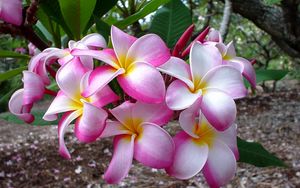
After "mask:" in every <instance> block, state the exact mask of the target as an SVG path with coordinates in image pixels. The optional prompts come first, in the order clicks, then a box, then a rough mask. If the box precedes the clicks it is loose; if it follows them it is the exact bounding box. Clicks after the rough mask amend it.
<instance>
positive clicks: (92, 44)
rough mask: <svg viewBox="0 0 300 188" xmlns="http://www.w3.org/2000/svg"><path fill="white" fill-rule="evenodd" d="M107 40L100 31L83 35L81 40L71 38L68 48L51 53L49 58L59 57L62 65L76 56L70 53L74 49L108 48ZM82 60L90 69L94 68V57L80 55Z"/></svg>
mask: <svg viewBox="0 0 300 188" xmlns="http://www.w3.org/2000/svg"><path fill="white" fill-rule="evenodd" d="M106 47H107V45H106V41H105V39H104V37H103V36H102V35H100V34H98V33H92V34H89V35H87V36H85V37H83V38H82V39H81V40H80V41H77V42H76V41H73V40H70V41H69V43H68V48H66V49H63V50H60V51H57V52H54V53H52V54H50V55H49V56H48V58H47V60H51V59H53V58H54V59H58V62H59V64H60V65H64V64H65V63H68V62H70V61H71V60H72V59H73V58H74V56H73V55H72V54H71V53H70V52H71V51H72V50H74V49H77V50H88V49H90V50H96V49H99V48H101V49H103V48H106ZM80 59H81V61H82V62H84V65H85V66H86V67H88V68H90V69H92V68H93V65H94V63H93V58H92V57H88V56H85V57H80Z"/></svg>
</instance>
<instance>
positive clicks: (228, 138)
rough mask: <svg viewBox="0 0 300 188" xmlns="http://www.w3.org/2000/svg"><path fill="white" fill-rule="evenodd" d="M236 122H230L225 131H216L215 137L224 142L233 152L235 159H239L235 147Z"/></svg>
mask: <svg viewBox="0 0 300 188" xmlns="http://www.w3.org/2000/svg"><path fill="white" fill-rule="evenodd" d="M236 126H237V125H236V124H232V125H231V126H230V127H228V129H226V130H225V131H222V132H220V131H216V132H215V133H216V134H217V139H218V140H219V141H221V142H223V143H224V144H226V145H227V146H228V147H229V148H230V149H231V151H232V152H233V153H234V156H235V159H236V160H238V159H239V151H238V147H237V140H236V138H237V132H236Z"/></svg>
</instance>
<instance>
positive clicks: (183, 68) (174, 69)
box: [157, 57, 194, 88]
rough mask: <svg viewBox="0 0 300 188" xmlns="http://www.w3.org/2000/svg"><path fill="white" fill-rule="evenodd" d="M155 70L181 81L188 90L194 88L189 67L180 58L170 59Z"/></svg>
mask: <svg viewBox="0 0 300 188" xmlns="http://www.w3.org/2000/svg"><path fill="white" fill-rule="evenodd" d="M157 69H158V70H159V71H161V72H163V73H165V74H168V75H170V76H173V77H175V78H177V79H179V80H181V81H183V82H184V83H186V85H188V86H189V87H190V88H193V87H194V84H193V82H192V75H191V70H190V67H189V65H188V64H187V63H186V62H185V61H183V60H182V59H180V58H177V57H171V58H170V59H169V60H168V61H167V62H166V63H164V64H162V65H160V66H159V67H158V68H157Z"/></svg>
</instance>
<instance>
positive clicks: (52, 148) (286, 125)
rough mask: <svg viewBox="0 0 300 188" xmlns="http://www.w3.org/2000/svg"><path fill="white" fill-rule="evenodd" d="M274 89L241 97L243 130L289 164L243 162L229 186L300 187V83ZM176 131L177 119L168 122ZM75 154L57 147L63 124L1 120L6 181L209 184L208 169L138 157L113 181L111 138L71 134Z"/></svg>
mask: <svg viewBox="0 0 300 188" xmlns="http://www.w3.org/2000/svg"><path fill="white" fill-rule="evenodd" d="M279 86H280V87H279V89H278V90H277V91H276V92H274V93H258V94H257V95H256V96H249V97H247V98H245V99H242V100H239V101H237V107H238V118H237V124H238V132H239V133H238V134H239V136H240V137H241V138H243V139H247V140H253V141H259V142H261V143H262V144H263V146H264V147H265V148H267V149H268V150H269V151H270V152H272V153H275V154H276V155H277V156H278V157H279V158H280V159H282V160H283V161H284V162H285V163H286V164H287V165H288V168H277V167H276V168H275V167H268V168H258V167H254V166H251V165H248V164H242V163H239V164H238V166H239V167H238V170H237V174H236V177H235V178H234V179H233V180H232V181H231V182H230V183H229V184H228V185H227V186H226V187H228V188H229V187H242V188H243V187H261V188H264V187H270V188H271V187H272V188H273V187H283V188H288V187H291V188H296V187H300V95H299V92H300V84H299V82H292V83H289V86H288V88H289V89H287V88H286V87H287V85H286V84H285V82H282V83H281V84H279ZM167 129H168V130H172V132H175V130H176V129H178V125H177V123H176V122H172V123H170V124H169V125H168V126H167ZM65 138H66V143H67V147H68V148H69V149H70V151H71V155H72V159H71V160H65V159H63V158H61V157H60V156H59V154H58V152H57V149H58V141H57V126H43V127H34V126H30V125H25V124H24V125H19V124H11V123H8V122H6V121H4V120H0V187H17V188H19V187H30V188H31V187H89V188H90V187H189V188H192V187H207V185H206V183H205V181H204V179H203V176H202V174H201V173H200V174H198V175H197V176H195V177H194V178H192V179H190V180H186V181H181V180H176V179H174V178H172V177H169V176H167V175H166V174H165V173H164V172H163V171H162V170H155V169H151V168H147V167H143V166H142V165H140V164H138V163H137V162H134V164H133V166H132V168H131V170H130V172H129V175H128V176H127V177H126V178H125V179H124V180H123V181H122V182H121V183H119V184H118V185H107V184H105V182H104V181H103V179H102V177H101V176H102V175H103V173H104V171H105V169H106V168H107V165H108V164H109V161H110V159H111V156H112V147H111V140H110V139H102V140H99V141H97V142H94V143H92V144H81V143H79V142H78V141H77V140H76V138H75V137H74V136H73V133H72V128H70V130H69V132H68V133H67V134H66V137H65Z"/></svg>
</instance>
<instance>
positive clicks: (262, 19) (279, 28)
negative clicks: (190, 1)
mask: <svg viewBox="0 0 300 188" xmlns="http://www.w3.org/2000/svg"><path fill="white" fill-rule="evenodd" d="M220 1H222V0H220ZM231 1H232V10H233V12H235V13H239V14H240V15H242V16H243V17H245V18H247V19H249V20H251V21H252V22H253V23H254V24H255V25H256V26H257V27H259V28H260V29H262V30H264V31H265V32H267V33H268V34H269V35H270V36H271V37H272V39H273V40H274V41H275V42H276V44H277V45H278V46H279V47H280V48H281V49H282V50H283V51H285V52H286V53H287V54H288V55H290V56H292V57H300V35H299V34H300V14H299V13H298V11H297V14H296V13H293V12H295V7H298V6H293V7H291V6H290V5H289V4H288V3H289V2H292V3H294V5H297V4H299V0H284V1H282V2H283V3H284V4H280V5H278V6H275V5H271V6H270V5H266V4H264V2H263V1H262V0H247V1H245V0H231ZM286 3H287V4H288V5H286ZM295 3H296V4H295ZM288 11H291V12H290V13H287V12H288ZM291 15H292V16H291ZM291 19H293V20H291ZM287 20H288V23H287Z"/></svg>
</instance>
